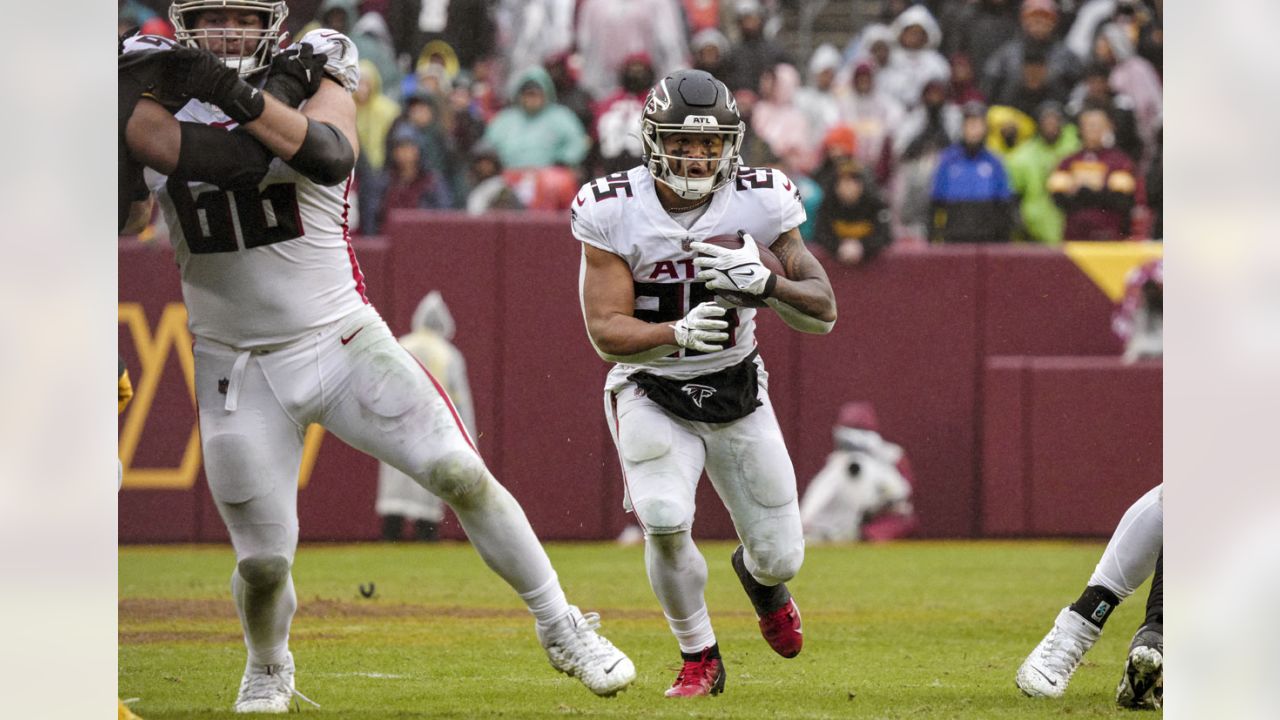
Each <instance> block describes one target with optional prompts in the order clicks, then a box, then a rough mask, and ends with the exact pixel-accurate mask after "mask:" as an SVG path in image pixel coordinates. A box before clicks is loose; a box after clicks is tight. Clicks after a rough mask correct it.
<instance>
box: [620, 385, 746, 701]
mask: <svg viewBox="0 0 1280 720" xmlns="http://www.w3.org/2000/svg"><path fill="white" fill-rule="evenodd" d="M614 399H615V398H614V394H613V393H606V394H605V402H606V407H605V413H606V417H607V419H608V421H609V426H610V431H611V432H612V433H613V436H614V443H615V445H616V446H617V448H618V456H619V458H620V459H621V461H622V467H623V474H624V481H625V482H626V488H627V498H626V503H627V508H628V509H629V510H631V511H632V512H634V513H635V516H636V520H637V521H638V522H639V523H640V526H641V527H642V528H643V529H644V539H645V543H644V561H645V571H646V573H647V574H648V576H649V584H650V586H651V587H652V588H653V594H654V595H655V596H657V598H658V604H659V605H661V606H662V613H663V615H664V616H665V617H666V618H667V625H668V626H669V627H670V628H671V633H672V634H673V635H675V637H676V642H677V644H678V645H679V648H680V658H681V669H680V672H679V673H678V674H677V676H676V680H675V683H674V684H673V685H672V686H671V688H670V689H668V690H667V692H666V695H667V697H693V696H698V695H717V694H719V693H720V692H721V691H722V690H724V683H725V670H724V661H723V660H721V658H720V646H719V645H718V644H717V643H716V635H715V631H714V630H712V628H711V616H710V614H709V613H708V612H707V603H706V600H705V598H704V590H705V589H706V586H707V561H706V560H705V559H704V558H703V557H702V553H700V552H699V551H698V547H697V545H696V544H695V543H694V542H693V536H692V534H691V530H692V527H693V514H694V493H695V490H696V489H697V484H698V478H699V477H700V476H701V475H702V466H703V462H704V459H705V456H704V451H703V447H702V441H701V439H699V438H698V437H697V436H696V435H694V434H693V433H691V432H690V431H689V430H687V429H686V428H685V427H683V426H682V425H681V424H679V423H677V422H675V421H674V420H672V419H671V417H670V416H669V415H667V414H666V413H665V412H664V411H663V410H662V409H661V408H659V407H658V406H657V405H655V404H654V403H653V402H652V401H650V400H648V399H647V398H644V397H640V396H637V395H636V393H635V388H634V387H626V388H623V389H622V390H620V391H619V392H618V393H617V406H616V407H615V406H614Z"/></svg>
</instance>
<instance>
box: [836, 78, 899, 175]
mask: <svg viewBox="0 0 1280 720" xmlns="http://www.w3.org/2000/svg"><path fill="white" fill-rule="evenodd" d="M875 73H876V69H875V65H874V64H873V63H871V62H869V61H867V60H862V61H860V62H858V64H857V66H856V67H855V68H854V70H853V92H852V93H850V94H849V95H848V96H846V97H845V98H843V99H842V101H841V117H842V118H843V119H844V122H846V123H848V124H849V125H851V126H852V127H853V130H854V133H855V134H856V135H857V138H858V146H857V154H858V161H859V162H860V163H862V165H863V166H865V167H868V168H877V169H879V167H880V164H881V161H882V159H883V158H884V156H885V154H886V153H887V152H888V151H890V150H891V149H892V146H893V132H894V129H895V128H897V127H898V124H899V123H901V122H902V119H903V113H904V111H903V108H902V105H900V104H899V103H898V101H897V100H894V99H893V98H892V97H890V96H889V95H887V94H886V93H883V92H880V90H879V88H877V87H876V79H875ZM877 174H878V179H879V180H880V181H881V182H884V181H886V180H888V173H887V169H886V171H885V172H880V171H879V170H878V173H877Z"/></svg>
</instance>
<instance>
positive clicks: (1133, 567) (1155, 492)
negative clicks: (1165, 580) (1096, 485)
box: [1089, 485, 1164, 600]
mask: <svg viewBox="0 0 1280 720" xmlns="http://www.w3.org/2000/svg"><path fill="white" fill-rule="evenodd" d="M1163 488H1164V485H1158V486H1156V487H1154V488H1152V489H1151V490H1150V491H1149V492H1147V494H1146V495H1143V496H1142V497H1140V498H1138V501H1137V502H1135V503H1134V504H1133V505H1131V506H1130V507H1129V509H1128V510H1127V511H1125V514H1124V517H1122V518H1120V524H1119V525H1117V526H1116V531H1115V533H1114V534H1112V535H1111V541H1110V542H1108V543H1107V549H1106V550H1105V551H1103V553H1102V559H1101V560H1099V561H1098V566H1097V567H1096V568H1094V571H1093V575H1092V576H1091V577H1090V578H1089V584H1090V585H1101V586H1102V587H1104V588H1106V589H1108V590H1110V591H1111V592H1113V593H1115V594H1116V597H1118V598H1120V599H1121V600H1123V599H1125V598H1127V597H1129V596H1130V595H1132V594H1133V593H1134V591H1135V590H1137V589H1138V587H1139V586H1140V585H1142V583H1143V582H1145V581H1146V579H1147V578H1149V577H1151V575H1152V573H1154V572H1155V571H1156V560H1157V559H1158V558H1159V557H1160V550H1161V549H1162V548H1163V547H1164V502H1163V497H1162V494H1161V493H1162V491H1163Z"/></svg>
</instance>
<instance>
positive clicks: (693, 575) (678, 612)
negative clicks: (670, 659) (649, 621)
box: [644, 530, 715, 652]
mask: <svg viewBox="0 0 1280 720" xmlns="http://www.w3.org/2000/svg"><path fill="white" fill-rule="evenodd" d="M644 561H645V568H646V569H647V570H648V572H649V584H650V585H651V586H652V587H653V594H654V595H657V596H658V604H659V605H661V606H662V612H663V614H664V615H666V616H667V619H668V620H669V621H670V622H671V631H672V632H674V633H676V637H677V638H680V639H681V642H680V645H681V649H684V648H685V647H686V643H688V646H689V647H692V646H693V644H694V643H696V642H701V641H700V640H698V639H697V638H698V637H701V636H703V635H705V636H706V637H709V638H711V642H712V643H714V642H715V635H714V634H713V633H712V632H711V620H710V619H709V618H708V616H707V603H706V600H705V599H704V598H703V591H704V590H705V589H706V587H707V561H706V559H705V558H703V557H702V553H700V552H698V546H697V545H695V544H694V542H693V536H692V535H691V534H690V533H689V531H688V530H685V531H684V532H679V533H672V534H663V535H646V536H645V543H644ZM672 618H684V619H683V620H674V619H672ZM699 618H702V620H701V622H704V623H705V625H706V628H705V631H700V630H698V629H697V623H698V622H699ZM676 623H693V624H691V625H681V627H679V628H677V626H676ZM685 632H687V633H689V635H688V637H687V638H682V637H681V633H685ZM703 647H706V645H705V644H704V645H699V646H697V647H693V649H692V650H686V652H697V651H698V650H701V649H702V648H703Z"/></svg>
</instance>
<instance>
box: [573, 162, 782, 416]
mask: <svg viewBox="0 0 1280 720" xmlns="http://www.w3.org/2000/svg"><path fill="white" fill-rule="evenodd" d="M653 183H654V181H653V176H652V175H650V174H649V170H648V169H647V168H646V167H644V166H643V165H640V166H637V167H634V168H631V169H630V170H628V171H627V172H625V173H615V174H613V175H609V176H607V177H603V178H598V179H596V180H593V181H591V182H589V183H587V184H586V185H584V186H582V189H581V190H579V191H578V195H577V197H576V198H574V201H573V205H572V207H571V208H570V210H569V212H570V218H571V224H572V228H573V235H574V237H576V238H577V239H578V240H579V241H581V242H584V243H586V244H588V245H591V246H592V247H596V248H599V249H601V250H604V251H605V252H610V253H613V254H614V255H617V256H619V257H621V258H622V259H623V260H626V262H627V265H629V266H630V267H631V278H632V281H633V282H634V287H635V298H636V299H635V316H636V317H637V318H639V319H641V320H644V321H646V322H654V323H665V322H675V321H676V320H679V319H680V318H682V317H684V316H685V314H686V313H688V312H689V309H690V308H692V307H694V306H695V305H698V304H700V303H703V302H707V301H709V300H712V299H714V297H715V294H714V293H713V292H712V291H711V290H708V289H707V288H706V286H705V285H704V284H703V283H700V282H695V281H694V279H693V278H694V276H695V275H696V274H697V268H695V267H694V265H693V259H694V257H695V255H696V253H695V252H693V251H692V250H690V249H689V244H690V243H691V242H694V241H699V240H705V239H707V238H711V237H715V236H717V235H732V234H734V233H737V232H738V231H739V230H745V231H747V232H748V233H750V234H751V236H752V237H754V238H755V239H756V241H757V242H759V243H761V244H763V245H766V246H768V245H772V244H773V242H774V241H775V240H776V239H777V238H778V236H779V235H781V234H783V233H785V232H787V231H789V230H791V229H792V228H795V227H798V226H799V225H800V224H801V223H803V222H804V220H805V212H804V205H803V204H801V201H800V191H799V190H798V189H797V188H796V186H795V183H793V182H791V180H790V179H789V178H788V177H787V176H786V175H785V174H783V173H782V172H781V171H779V170H774V169H771V168H748V167H741V168H739V169H738V177H737V179H736V180H734V182H731V183H729V184H727V185H725V186H724V187H722V188H720V189H719V190H717V191H716V192H715V193H714V195H713V196H712V199H711V202H710V203H709V204H708V205H707V206H706V210H705V212H703V214H702V216H701V217H700V218H698V220H697V221H696V222H694V223H693V225H692V226H691V227H690V228H689V229H687V230H686V229H685V228H684V227H683V226H681V225H680V223H678V222H676V221H675V219H673V218H672V217H671V215H670V214H668V213H667V211H666V210H665V209H664V208H663V207H662V204H661V203H660V202H659V201H658V193H657V190H656V189H655V188H654V184H653ZM755 315H756V311H755V309H754V308H745V307H741V308H733V309H730V310H729V312H728V313H726V315H725V317H724V319H725V320H727V321H728V322H729V340H728V342H727V343H726V344H725V349H724V350H720V351H718V352H713V353H700V352H698V351H696V350H688V349H684V348H681V349H680V350H679V351H677V352H674V353H672V354H671V355H668V356H667V357H664V358H659V359H657V360H654V361H651V362H648V363H644V364H626V363H618V364H617V365H616V366H614V368H613V369H612V370H611V371H610V373H609V379H608V381H607V385H606V387H607V389H610V390H612V389H616V388H618V387H620V386H621V385H623V384H624V383H625V382H626V379H627V376H629V375H631V374H632V373H633V372H636V371H637V370H648V371H649V372H651V373H653V374H655V375H660V376H664V377H671V378H677V379H688V378H691V377H695V376H698V375H705V374H706V373H710V372H715V371H717V370H721V369H724V368H726V367H729V366H731V365H735V364H737V363H739V362H741V361H742V360H743V359H745V358H746V357H747V356H748V355H749V354H751V351H752V350H753V349H755V346H756V339H755Z"/></svg>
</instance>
